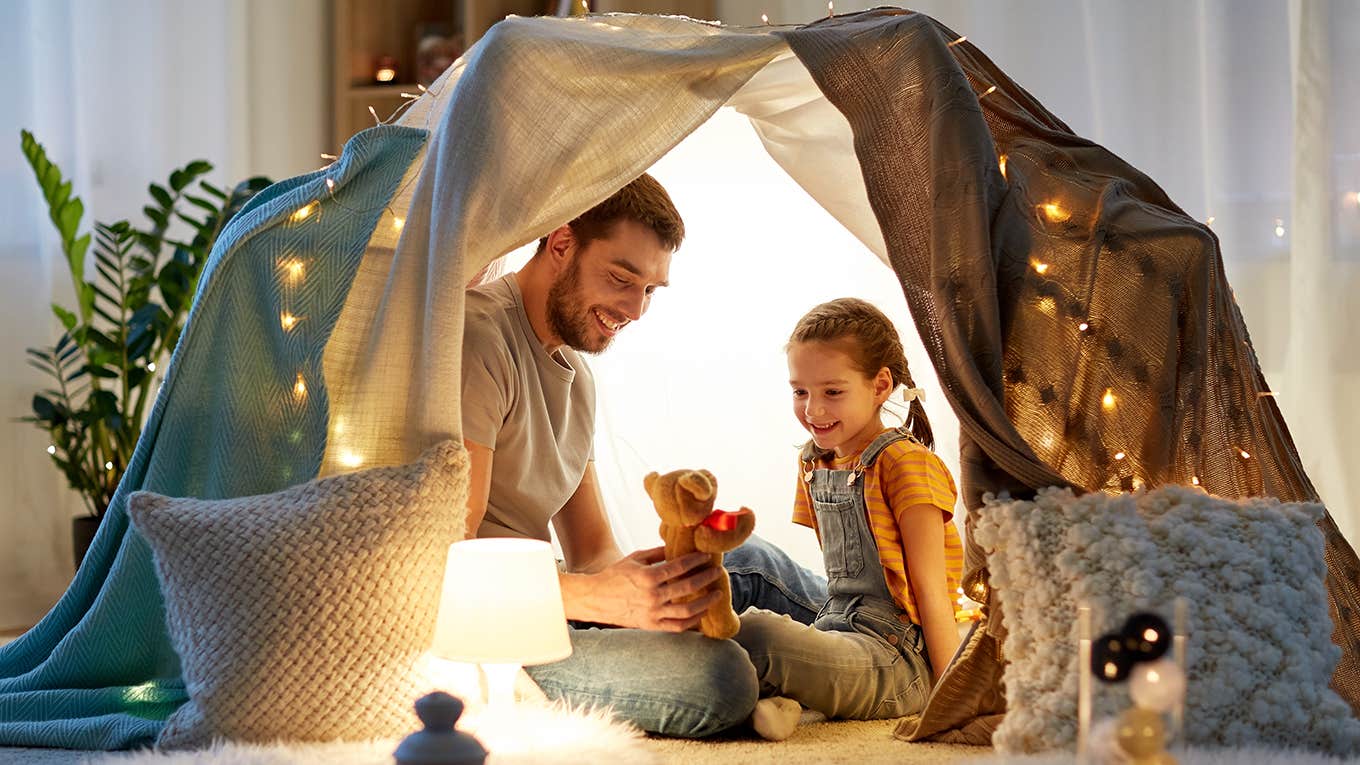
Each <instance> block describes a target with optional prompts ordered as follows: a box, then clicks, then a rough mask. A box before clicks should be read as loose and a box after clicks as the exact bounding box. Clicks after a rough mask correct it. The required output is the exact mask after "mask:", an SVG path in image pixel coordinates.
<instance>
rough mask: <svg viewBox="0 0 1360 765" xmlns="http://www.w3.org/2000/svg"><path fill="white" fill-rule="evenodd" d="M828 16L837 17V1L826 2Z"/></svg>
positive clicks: (828, 0) (829, 0)
mask: <svg viewBox="0 0 1360 765" xmlns="http://www.w3.org/2000/svg"><path fill="white" fill-rule="evenodd" d="M826 15H827V16H835V15H836V5H835V0H826Z"/></svg>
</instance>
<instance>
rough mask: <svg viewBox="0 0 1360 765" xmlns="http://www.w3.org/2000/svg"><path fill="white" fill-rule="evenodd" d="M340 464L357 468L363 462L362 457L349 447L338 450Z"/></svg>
mask: <svg viewBox="0 0 1360 765" xmlns="http://www.w3.org/2000/svg"><path fill="white" fill-rule="evenodd" d="M340 464H341V465H344V466H345V467H347V468H357V467H359V466H360V465H362V464H364V458H363V457H360V456H359V455H358V454H356V453H355V452H353V451H351V450H349V449H344V450H342V451H341V452H340Z"/></svg>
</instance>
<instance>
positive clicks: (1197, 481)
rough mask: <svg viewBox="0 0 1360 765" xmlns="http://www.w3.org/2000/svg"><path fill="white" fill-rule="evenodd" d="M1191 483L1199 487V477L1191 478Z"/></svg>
mask: <svg viewBox="0 0 1360 765" xmlns="http://www.w3.org/2000/svg"><path fill="white" fill-rule="evenodd" d="M1190 483H1193V484H1194V485H1196V486H1199V476H1197V475H1194V476H1190Z"/></svg>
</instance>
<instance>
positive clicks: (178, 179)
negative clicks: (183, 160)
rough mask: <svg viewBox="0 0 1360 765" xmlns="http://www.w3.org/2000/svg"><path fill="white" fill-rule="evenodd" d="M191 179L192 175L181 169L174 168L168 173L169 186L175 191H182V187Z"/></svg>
mask: <svg viewBox="0 0 1360 765" xmlns="http://www.w3.org/2000/svg"><path fill="white" fill-rule="evenodd" d="M192 180H193V176H191V175H189V174H188V173H186V172H184V171H183V170H176V171H174V172H172V173H170V188H172V189H174V190H175V191H177V192H178V191H183V190H184V187H185V186H188V185H189V182H190V181H192Z"/></svg>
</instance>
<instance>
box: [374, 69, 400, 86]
mask: <svg viewBox="0 0 1360 765" xmlns="http://www.w3.org/2000/svg"><path fill="white" fill-rule="evenodd" d="M373 79H375V80H377V81H378V82H391V81H393V80H395V79H397V70H395V69H393V68H392V67H390V66H383V67H379V68H378V71H376V72H374V73H373Z"/></svg>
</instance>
